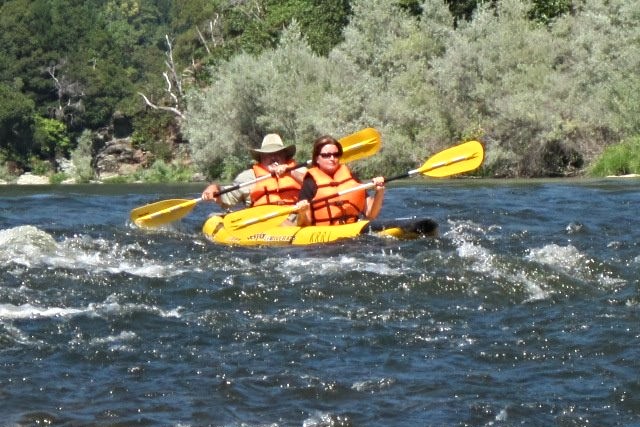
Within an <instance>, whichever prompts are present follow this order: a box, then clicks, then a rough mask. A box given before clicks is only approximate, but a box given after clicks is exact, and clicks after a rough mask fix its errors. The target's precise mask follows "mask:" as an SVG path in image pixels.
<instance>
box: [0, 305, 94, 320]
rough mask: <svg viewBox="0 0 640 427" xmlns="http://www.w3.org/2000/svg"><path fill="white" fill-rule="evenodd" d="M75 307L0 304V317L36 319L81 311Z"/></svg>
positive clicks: (64, 315)
mask: <svg viewBox="0 0 640 427" xmlns="http://www.w3.org/2000/svg"><path fill="white" fill-rule="evenodd" d="M83 312H84V310H81V309H77V308H62V307H38V306H34V305H31V304H22V305H14V304H0V319H37V318H52V317H69V316H74V315H76V314H80V313H83Z"/></svg>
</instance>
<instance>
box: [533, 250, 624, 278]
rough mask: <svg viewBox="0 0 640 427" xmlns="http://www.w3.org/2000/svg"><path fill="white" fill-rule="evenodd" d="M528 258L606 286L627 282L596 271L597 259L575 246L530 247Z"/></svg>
mask: <svg viewBox="0 0 640 427" xmlns="http://www.w3.org/2000/svg"><path fill="white" fill-rule="evenodd" d="M528 252H529V253H528V254H527V256H526V259H527V260H529V261H532V262H537V263H539V264H543V265H546V266H549V267H551V268H552V269H554V270H556V271H559V272H561V273H564V274H566V275H569V276H572V277H575V278H577V279H579V280H582V281H590V282H596V283H597V284H599V285H602V286H605V287H615V286H621V285H624V284H626V280H624V279H620V278H617V277H612V276H610V275H609V274H606V273H603V272H596V271H594V268H595V267H596V261H595V260H593V259H591V258H589V257H588V256H587V255H585V254H584V253H582V252H580V251H579V250H578V249H577V248H576V247H575V246H573V245H567V246H560V245H557V244H555V243H554V244H548V245H545V246H543V247H541V248H534V249H529V251H528Z"/></svg>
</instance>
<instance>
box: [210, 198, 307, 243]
mask: <svg viewBox="0 0 640 427" xmlns="http://www.w3.org/2000/svg"><path fill="white" fill-rule="evenodd" d="M295 211H296V208H295V206H277V205H261V206H254V207H252V208H247V209H242V210H240V211H235V212H231V213H228V214H226V215H225V216H224V221H223V224H224V228H225V229H226V230H227V231H228V232H229V233H231V234H233V235H234V236H239V237H241V236H249V235H252V234H255V233H257V232H260V231H261V230H267V229H269V228H272V227H277V226H279V225H280V224H281V223H282V221H284V220H285V219H287V218H286V217H287V215H289V214H290V213H293V212H295Z"/></svg>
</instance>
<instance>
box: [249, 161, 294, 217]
mask: <svg viewBox="0 0 640 427" xmlns="http://www.w3.org/2000/svg"><path fill="white" fill-rule="evenodd" d="M294 165H295V162H294V161H293V160H291V161H289V162H288V163H287V167H291V166H294ZM253 172H254V173H255V175H256V178H260V177H262V176H265V175H271V172H269V170H268V169H267V168H265V167H263V166H261V165H260V164H255V165H253ZM300 188H301V185H300V183H299V182H298V181H296V180H295V179H294V178H293V177H292V176H291V174H290V173H287V174H286V175H284V176H281V177H279V178H278V177H275V176H272V177H270V178H267V179H264V180H262V181H260V182H257V183H256V184H255V185H254V186H253V188H252V189H251V204H252V206H260V205H295V204H296V202H297V201H298V194H299V193H300Z"/></svg>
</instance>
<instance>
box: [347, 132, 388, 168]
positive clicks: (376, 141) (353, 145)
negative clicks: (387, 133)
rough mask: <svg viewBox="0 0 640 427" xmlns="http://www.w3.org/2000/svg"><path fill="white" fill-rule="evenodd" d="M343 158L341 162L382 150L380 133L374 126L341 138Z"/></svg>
mask: <svg viewBox="0 0 640 427" xmlns="http://www.w3.org/2000/svg"><path fill="white" fill-rule="evenodd" d="M339 141H340V145H342V158H341V159H340V163H348V162H352V161H354V160H358V159H362V158H365V157H369V156H372V155H374V154H376V153H377V152H378V150H380V145H381V140H380V133H378V131H377V130H375V129H374V128H366V129H362V130H361V131H358V132H356V133H354V134H351V135H348V136H345V137H344V138H341V139H340V140H339Z"/></svg>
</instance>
